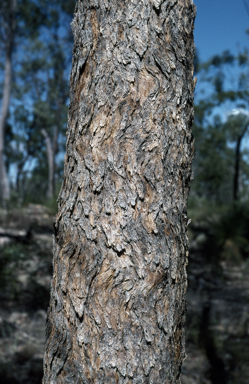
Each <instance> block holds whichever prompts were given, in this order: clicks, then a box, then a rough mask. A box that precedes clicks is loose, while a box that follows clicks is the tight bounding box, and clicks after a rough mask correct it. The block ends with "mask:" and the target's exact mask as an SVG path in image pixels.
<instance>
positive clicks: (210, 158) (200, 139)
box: [192, 49, 249, 205]
mask: <svg viewBox="0 0 249 384" xmlns="http://www.w3.org/2000/svg"><path fill="white" fill-rule="evenodd" d="M196 68H197V70H198V71H199V74H198V75H199V85H198V88H197V94H196V105H195V123H194V126H193V132H194V136H195V140H196V150H197V153H196V161H195V163H194V171H195V178H194V182H193V185H192V195H193V198H194V196H196V197H197V196H199V198H200V197H202V198H205V199H207V200H210V201H213V202H215V203H216V204H218V205H220V204H221V203H222V204H230V203H231V202H232V201H233V200H238V199H239V197H240V199H244V198H245V197H246V196H247V195H248V191H247V190H248V188H247V185H248V178H247V177H246V175H247V174H248V170H249V163H248V157H247V154H246V150H245V147H243V140H244V139H245V137H246V133H247V127H248V122H247V116H248V106H249V93H248V82H249V72H248V51H247V50H246V49H245V50H243V51H241V52H240V53H239V54H238V55H237V56H235V55H232V54H231V53H230V52H229V51H225V52H223V53H222V54H221V55H216V56H214V57H212V58H211V59H210V60H209V61H208V62H207V63H202V64H201V63H198V66H196ZM239 164H240V165H241V166H240V167H239ZM239 180H240V182H239ZM239 189H240V191H241V192H242V191H243V193H244V195H243V194H241V193H239Z"/></svg>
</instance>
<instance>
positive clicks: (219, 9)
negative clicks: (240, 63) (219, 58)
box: [194, 0, 249, 61]
mask: <svg viewBox="0 0 249 384" xmlns="http://www.w3.org/2000/svg"><path fill="white" fill-rule="evenodd" d="M194 3H195V4H196V6H197V17H196V21H195V45H196V48H197V50H198V53H199V56H200V59H201V61H206V60H208V59H209V58H210V57H211V56H213V55H214V54H219V53H221V52H223V51H224V50H226V49H229V50H231V51H232V52H233V53H236V52H238V46H240V47H242V48H243V47H245V46H249V37H247V35H246V33H245V31H246V30H247V29H249V15H248V13H247V12H246V8H245V6H244V2H243V0H194Z"/></svg>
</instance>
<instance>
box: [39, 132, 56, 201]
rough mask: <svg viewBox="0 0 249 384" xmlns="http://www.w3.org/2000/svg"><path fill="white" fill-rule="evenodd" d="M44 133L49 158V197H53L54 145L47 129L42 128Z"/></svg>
mask: <svg viewBox="0 0 249 384" xmlns="http://www.w3.org/2000/svg"><path fill="white" fill-rule="evenodd" d="M41 133H42V135H43V136H44V138H45V141H46V149H47V159H48V190H47V197H48V198H49V199H51V198H52V197H53V196H54V164H55V161H54V156H55V154H54V146H53V145H52V140H51V139H50V137H49V134H48V133H47V131H46V129H42V130H41Z"/></svg>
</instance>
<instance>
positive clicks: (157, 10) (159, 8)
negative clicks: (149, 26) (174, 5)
mask: <svg viewBox="0 0 249 384" xmlns="http://www.w3.org/2000/svg"><path fill="white" fill-rule="evenodd" d="M153 9H154V11H155V12H156V14H157V16H158V17H159V16H160V13H161V5H160V6H159V7H158V8H156V7H155V5H153Z"/></svg>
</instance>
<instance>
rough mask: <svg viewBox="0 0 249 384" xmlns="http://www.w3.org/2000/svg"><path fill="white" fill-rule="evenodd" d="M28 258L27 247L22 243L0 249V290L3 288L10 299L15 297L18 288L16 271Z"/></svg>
mask: <svg viewBox="0 0 249 384" xmlns="http://www.w3.org/2000/svg"><path fill="white" fill-rule="evenodd" d="M28 258H29V253H28V252H27V247H26V246H25V245H23V244H18V243H17V244H15V243H14V244H10V245H8V246H5V247H4V248H2V249H1V257H0V276H1V278H0V290H1V291H3V290H4V293H5V294H7V295H8V296H9V297H10V298H11V299H14V298H16V296H17V295H18V290H19V283H18V281H17V279H16V272H17V270H18V268H20V267H21V265H22V264H23V262H24V261H26V260H28Z"/></svg>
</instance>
